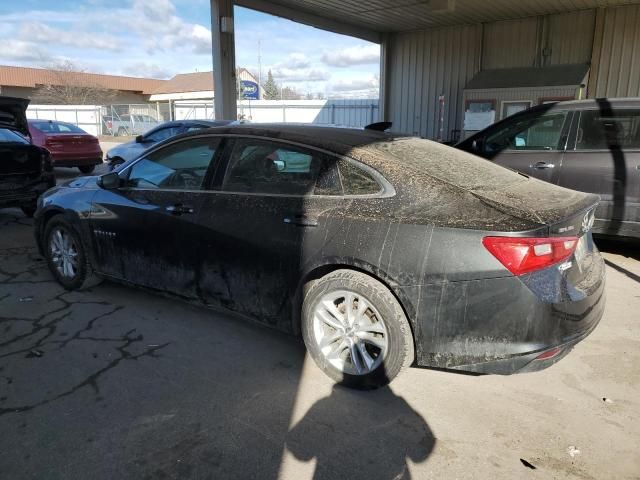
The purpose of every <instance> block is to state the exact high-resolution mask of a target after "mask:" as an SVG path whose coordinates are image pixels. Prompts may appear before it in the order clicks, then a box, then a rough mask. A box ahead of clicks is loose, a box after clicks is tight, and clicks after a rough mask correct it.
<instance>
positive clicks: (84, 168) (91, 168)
mask: <svg viewBox="0 0 640 480" xmlns="http://www.w3.org/2000/svg"><path fill="white" fill-rule="evenodd" d="M95 168H96V166H95V165H83V166H81V167H78V170H80V171H81V172H82V173H92V172H93V171H94V170H95Z"/></svg>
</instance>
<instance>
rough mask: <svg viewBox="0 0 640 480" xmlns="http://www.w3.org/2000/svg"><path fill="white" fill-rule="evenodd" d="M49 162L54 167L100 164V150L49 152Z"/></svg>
mask: <svg viewBox="0 0 640 480" xmlns="http://www.w3.org/2000/svg"><path fill="white" fill-rule="evenodd" d="M51 162H52V163H53V165H54V166H56V167H84V166H88V165H100V164H101V163H102V151H101V150H97V151H91V152H82V153H53V152H52V153H51Z"/></svg>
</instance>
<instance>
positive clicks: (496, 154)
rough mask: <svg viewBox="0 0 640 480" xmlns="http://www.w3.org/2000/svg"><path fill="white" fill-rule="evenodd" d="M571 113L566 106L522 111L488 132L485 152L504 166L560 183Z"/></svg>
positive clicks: (486, 155) (484, 146) (492, 159)
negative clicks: (542, 110)
mask: <svg viewBox="0 0 640 480" xmlns="http://www.w3.org/2000/svg"><path fill="white" fill-rule="evenodd" d="M571 119H572V114H571V113H570V112H567V111H566V110H554V109H551V110H548V111H545V112H543V113H540V112H539V111H536V112H532V113H530V114H524V115H519V116H517V117H515V118H513V119H512V121H510V122H509V121H507V122H505V123H503V124H501V125H500V127H497V128H496V129H495V130H493V131H490V132H488V134H487V136H486V137H485V138H484V140H483V150H484V151H483V156H484V157H486V158H488V159H490V160H491V161H493V162H495V163H497V164H499V165H502V166H504V167H508V168H512V169H514V170H517V171H519V172H522V173H524V174H526V175H530V176H532V177H535V178H539V179H540V180H544V181H546V182H550V183H558V178H559V176H560V169H561V167H562V159H563V156H564V150H565V147H566V143H567V139H568V137H569V131H570V126H571Z"/></svg>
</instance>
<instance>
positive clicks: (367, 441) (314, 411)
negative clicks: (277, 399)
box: [287, 385, 435, 480]
mask: <svg viewBox="0 0 640 480" xmlns="http://www.w3.org/2000/svg"><path fill="white" fill-rule="evenodd" d="M434 445H435V438H434V436H433V433H432V432H431V430H430V428H429V426H428V425H427V423H426V422H425V421H424V419H423V418H422V417H421V416H420V415H419V414H418V413H417V412H416V411H415V410H413V409H412V408H411V406H410V405H409V404H408V403H407V402H406V401H405V400H404V399H403V398H402V397H400V396H397V395H396V394H395V393H394V392H393V391H392V390H391V388H389V387H388V386H387V387H383V388H380V389H378V390H375V391H370V392H360V391H354V390H349V389H347V388H345V387H342V386H339V385H334V387H333V389H332V391H331V394H330V395H329V396H327V397H324V398H322V399H320V400H318V401H317V402H316V403H315V404H314V405H313V406H312V407H311V408H310V409H309V410H308V411H307V413H306V414H305V416H304V417H303V418H302V419H301V420H300V421H299V422H298V423H296V424H295V425H294V426H293V428H292V429H291V430H290V431H289V432H288V434H287V450H288V451H289V452H291V453H292V454H293V455H294V456H295V458H297V459H298V460H301V461H304V462H310V461H312V460H315V472H314V476H313V478H314V479H316V480H330V479H337V478H350V479H359V478H362V479H371V478H379V479H409V478H411V475H410V472H409V465H408V462H407V460H411V461H412V462H414V463H421V462H424V461H425V460H426V459H427V457H428V456H429V455H430V454H431V452H432V450H433V447H434Z"/></svg>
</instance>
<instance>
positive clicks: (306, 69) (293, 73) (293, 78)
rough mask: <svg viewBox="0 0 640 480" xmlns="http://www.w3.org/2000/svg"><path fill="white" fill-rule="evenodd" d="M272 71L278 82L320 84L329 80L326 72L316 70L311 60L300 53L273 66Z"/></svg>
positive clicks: (290, 55) (291, 55) (320, 69)
mask: <svg viewBox="0 0 640 480" xmlns="http://www.w3.org/2000/svg"><path fill="white" fill-rule="evenodd" d="M270 70H271V73H272V74H273V77H274V78H275V80H276V81H278V82H283V81H286V82H301V81H307V82H319V81H324V80H327V79H328V78H329V73H328V72H327V71H326V70H324V69H322V68H314V67H313V66H312V64H311V61H310V60H309V58H308V57H307V56H306V55H305V54H304V53H300V52H294V53H290V54H289V55H287V57H285V59H284V60H283V61H281V62H278V63H276V64H275V65H272V66H271V67H270Z"/></svg>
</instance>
